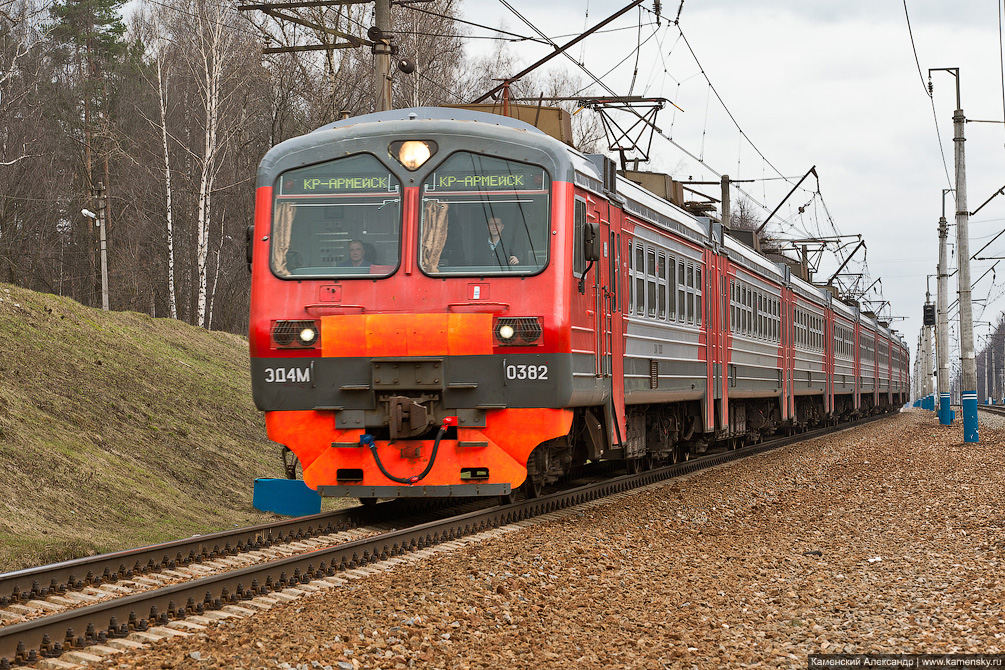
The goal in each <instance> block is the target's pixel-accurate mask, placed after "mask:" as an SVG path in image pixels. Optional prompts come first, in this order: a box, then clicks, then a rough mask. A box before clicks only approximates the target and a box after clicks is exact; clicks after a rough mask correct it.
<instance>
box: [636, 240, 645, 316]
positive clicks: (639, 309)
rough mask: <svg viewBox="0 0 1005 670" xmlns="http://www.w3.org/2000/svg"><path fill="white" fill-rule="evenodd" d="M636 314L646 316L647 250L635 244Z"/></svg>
mask: <svg viewBox="0 0 1005 670" xmlns="http://www.w3.org/2000/svg"><path fill="white" fill-rule="evenodd" d="M635 313H636V314H638V315H639V316H645V314H646V250H645V248H644V247H643V246H642V245H641V244H639V243H637V242H636V244H635Z"/></svg>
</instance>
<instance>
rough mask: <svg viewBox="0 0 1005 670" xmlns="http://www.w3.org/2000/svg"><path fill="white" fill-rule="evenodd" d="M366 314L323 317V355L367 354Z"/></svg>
mask: <svg viewBox="0 0 1005 670" xmlns="http://www.w3.org/2000/svg"><path fill="white" fill-rule="evenodd" d="M366 319H367V316H366V315H365V314H343V315H340V316H323V317H321V355H322V356H324V357H326V358H331V357H334V356H339V357H343V358H345V357H352V356H366V340H367V338H366Z"/></svg>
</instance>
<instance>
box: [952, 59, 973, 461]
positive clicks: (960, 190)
mask: <svg viewBox="0 0 1005 670" xmlns="http://www.w3.org/2000/svg"><path fill="white" fill-rule="evenodd" d="M959 87H960V78H959V76H957V77H956V90H957V103H958V102H959ZM965 124H966V117H965V116H964V115H963V110H962V109H959V108H957V110H956V113H955V114H953V130H954V132H953V145H954V147H955V149H956V152H955V154H956V258H957V264H958V265H959V272H958V273H957V276H958V279H957V284H958V286H959V295H960V363H961V364H962V367H963V379H962V382H963V383H962V386H961V388H960V392H961V401H962V404H963V441H964V442H978V441H979V437H978V434H977V363H976V361H975V360H974V315H973V303H972V302H971V295H970V294H971V290H972V289H971V288H970V232H969V223H970V213H969V212H968V211H967V164H966V154H965V152H964V149H963V143H964V142H965V141H966V140H965V139H964V137H963V126H964V125H965Z"/></svg>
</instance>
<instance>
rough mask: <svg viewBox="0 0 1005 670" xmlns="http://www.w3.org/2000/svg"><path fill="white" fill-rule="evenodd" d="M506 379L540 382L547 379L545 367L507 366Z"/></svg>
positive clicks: (546, 368)
mask: <svg viewBox="0 0 1005 670" xmlns="http://www.w3.org/2000/svg"><path fill="white" fill-rule="evenodd" d="M506 379H530V380H534V381H542V380H547V379H548V366H547V365H507V366H506Z"/></svg>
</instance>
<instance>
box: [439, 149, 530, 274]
mask: <svg viewBox="0 0 1005 670" xmlns="http://www.w3.org/2000/svg"><path fill="white" fill-rule="evenodd" d="M549 186H550V183H549V179H548V174H547V173H546V172H545V171H544V169H543V168H541V167H538V166H536V165H528V164H526V163H517V162H515V161H508V160H505V159H502V158H493V157H490V156H481V155H478V154H472V153H468V152H459V153H456V154H454V155H452V156H451V157H450V158H448V159H447V160H446V161H444V162H443V164H442V165H440V166H439V167H438V168H437V169H436V171H435V172H433V174H432V175H431V176H430V177H428V178H427V179H426V180H425V181H424V182H423V184H422V207H421V220H420V223H419V245H420V246H419V263H420V266H421V267H422V270H423V271H424V272H425V273H427V274H430V275H450V274H467V275H471V274H477V275H486V274H524V275H527V274H534V273H536V272H539V271H540V270H541V269H542V268H543V267H544V266H545V265H547V264H548V238H549V235H548V230H549V228H550V217H549V206H548V202H549Z"/></svg>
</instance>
